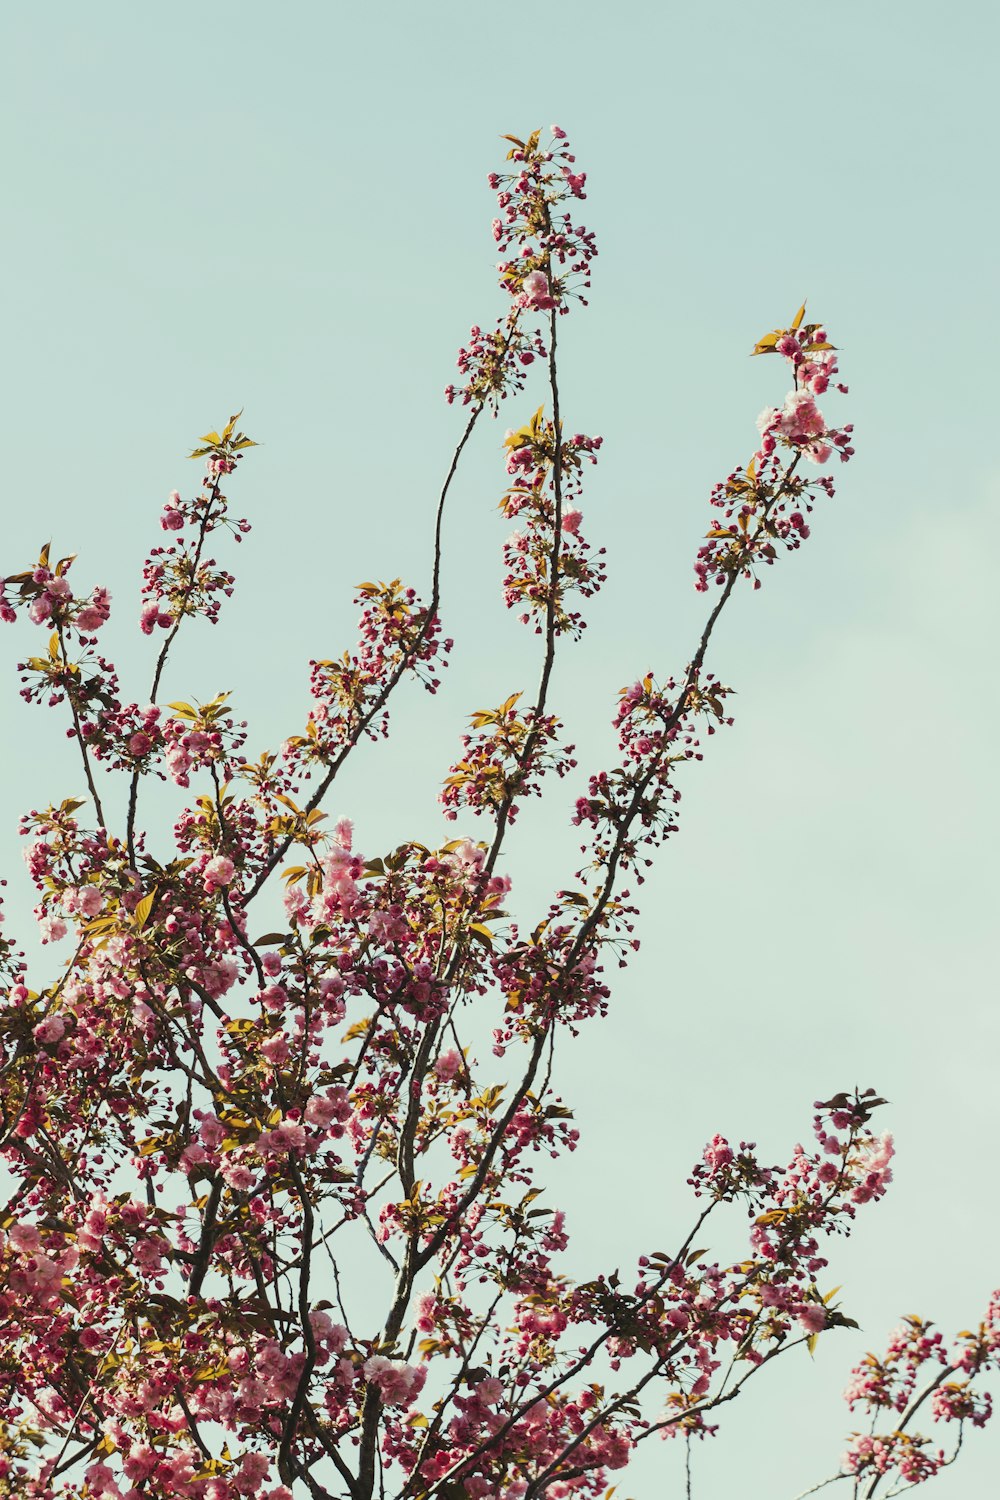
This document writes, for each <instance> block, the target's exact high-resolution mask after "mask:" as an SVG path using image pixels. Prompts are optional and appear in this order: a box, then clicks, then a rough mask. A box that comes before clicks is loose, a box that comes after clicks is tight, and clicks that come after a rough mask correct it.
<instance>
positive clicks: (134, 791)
mask: <svg viewBox="0 0 1000 1500" xmlns="http://www.w3.org/2000/svg"><path fill="white" fill-rule="evenodd" d="M221 484H222V476H221V474H217V475H216V477H215V480H214V482H213V484H212V486H211V488H210V490H209V492H208V504H207V505H206V506H205V509H204V512H203V514H202V518H201V523H200V525H199V527H198V540H197V542H196V544H195V550H194V557H193V558H192V560H191V572H190V575H189V577H188V581H187V587H186V589H185V590H184V593H183V594H182V596H181V601H180V604H179V605H178V607H177V618H176V619H175V620H174V623H173V625H172V627H171V629H170V630H169V631H168V633H167V638H166V640H165V641H164V642H163V645H162V646H161V647H160V652H159V655H158V656H157V658H156V669H155V671H154V672H153V685H152V687H151V688H150V690H149V701H150V703H155V702H156V694H157V692H158V691H159V687H160V678H161V676H162V675H163V668H164V666H165V665H166V661H167V654H168V652H169V651H170V647H171V646H172V645H173V643H174V638H175V636H176V635H177V632H178V630H180V628H181V621H182V620H183V619H184V617H185V615H186V614H187V603H188V600H189V599H190V597H191V594H192V592H193V590H194V587H195V584H196V583H197V581H198V564H199V563H200V562H201V554H202V550H203V548H204V546H205V538H206V536H207V535H208V523H209V521H210V520H211V519H212V512H213V510H214V508H215V505H216V502H217V500H218V498H219V492H220V485H221ZM138 799H139V769H138V767H136V769H135V770H134V771H133V772H132V781H131V784H130V785H129V789H128V817H127V822H126V825H125V828H126V833H125V842H126V846H127V848H128V862H129V864H130V865H132V866H134V865H135V819H136V811H137V807H138Z"/></svg>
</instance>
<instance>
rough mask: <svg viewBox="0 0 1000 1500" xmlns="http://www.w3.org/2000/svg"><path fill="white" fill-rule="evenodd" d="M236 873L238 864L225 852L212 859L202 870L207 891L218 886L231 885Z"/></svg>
mask: <svg viewBox="0 0 1000 1500" xmlns="http://www.w3.org/2000/svg"><path fill="white" fill-rule="evenodd" d="M235 874H236V866H235V865H234V864H233V862H232V860H231V859H228V858H227V857H226V855H224V854H217V855H216V856H215V858H214V859H210V860H209V862H208V864H207V865H206V866H205V868H204V870H203V871H202V876H203V879H204V881H205V889H206V891H213V890H215V889H216V887H218V886H223V885H229V884H230V883H231V882H232V879H233V876H234V875H235Z"/></svg>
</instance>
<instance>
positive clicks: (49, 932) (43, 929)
mask: <svg viewBox="0 0 1000 1500" xmlns="http://www.w3.org/2000/svg"><path fill="white" fill-rule="evenodd" d="M38 930H39V932H40V933H41V935H42V942H43V943H58V942H59V941H60V940H61V939H62V938H64V937H65V936H66V932H67V927H66V923H65V922H64V921H63V919H62V917H42V918H41V919H40V920H39V923H38Z"/></svg>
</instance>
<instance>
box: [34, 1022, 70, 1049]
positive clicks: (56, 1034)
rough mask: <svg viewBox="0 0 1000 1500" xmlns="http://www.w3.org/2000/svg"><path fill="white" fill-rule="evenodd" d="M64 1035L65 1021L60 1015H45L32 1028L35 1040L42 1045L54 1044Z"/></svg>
mask: <svg viewBox="0 0 1000 1500" xmlns="http://www.w3.org/2000/svg"><path fill="white" fill-rule="evenodd" d="M65 1035H66V1022H65V1021H64V1020H63V1018H62V1016H46V1018H45V1020H44V1021H39V1023H38V1025H37V1026H36V1027H35V1030H34V1038H35V1041H36V1042H38V1043H40V1044H41V1046H43V1047H52V1046H55V1044H56V1043H57V1042H61V1041H62V1039H63V1037H64V1036H65Z"/></svg>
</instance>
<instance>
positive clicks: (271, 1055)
mask: <svg viewBox="0 0 1000 1500" xmlns="http://www.w3.org/2000/svg"><path fill="white" fill-rule="evenodd" d="M260 1050H261V1052H262V1053H263V1055H264V1056H265V1057H266V1058H267V1060H268V1062H269V1063H271V1064H273V1066H274V1067H276V1068H277V1067H280V1066H281V1064H282V1063H284V1062H287V1061H288V1058H289V1056H290V1048H289V1046H288V1038H287V1037H286V1036H285V1034H284V1032H283V1031H276V1032H275V1033H274V1035H273V1036H269V1037H268V1038H267V1041H266V1042H261V1046H260Z"/></svg>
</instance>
